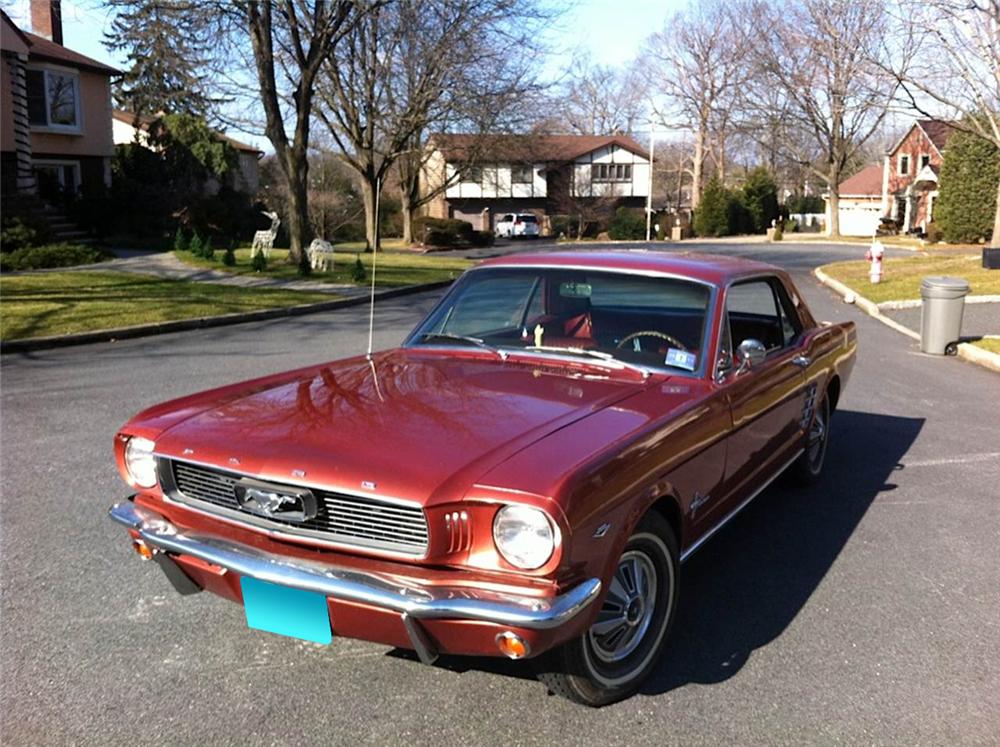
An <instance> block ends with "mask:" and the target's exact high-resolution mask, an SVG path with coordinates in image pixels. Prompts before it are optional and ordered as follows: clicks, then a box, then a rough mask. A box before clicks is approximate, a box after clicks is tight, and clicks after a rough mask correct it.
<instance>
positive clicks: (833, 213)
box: [826, 165, 840, 239]
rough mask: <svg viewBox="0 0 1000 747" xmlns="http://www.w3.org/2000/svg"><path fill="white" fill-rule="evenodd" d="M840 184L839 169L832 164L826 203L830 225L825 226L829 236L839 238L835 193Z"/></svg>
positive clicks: (838, 214) (838, 215)
mask: <svg viewBox="0 0 1000 747" xmlns="http://www.w3.org/2000/svg"><path fill="white" fill-rule="evenodd" d="M839 185H840V169H839V168H838V167H837V166H836V165H834V166H831V167H830V175H829V179H828V187H827V189H828V192H829V194H830V198H829V200H827V204H828V205H829V206H830V225H829V226H827V231H826V232H827V235H828V236H830V238H834V239H839V238H840V195H839V194H838V193H837V190H838V189H839Z"/></svg>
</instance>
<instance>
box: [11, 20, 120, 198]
mask: <svg viewBox="0 0 1000 747" xmlns="http://www.w3.org/2000/svg"><path fill="white" fill-rule="evenodd" d="M31 26H32V29H33V30H34V32H35V33H28V32H26V31H23V30H22V29H19V28H18V27H17V26H16V25H15V24H14V22H13V21H12V20H11V19H10V17H9V16H7V14H6V13H3V12H2V11H0V31H2V34H0V36H2V39H0V50H2V55H0V57H2V59H0V157H2V167H0V171H2V191H3V193H4V195H10V194H12V193H14V192H27V193H35V192H37V193H39V194H40V195H41V196H42V197H54V196H56V195H57V194H58V193H59V192H79V193H88V192H99V191H101V190H103V189H104V188H105V187H106V186H108V185H109V184H110V183H111V158H112V156H114V150H115V147H114V141H113V140H112V136H111V85H110V80H111V76H113V75H117V74H119V71H118V70H116V69H115V68H113V67H109V66H108V65H105V64H104V63H101V62H98V61H97V60H93V59H91V58H89V57H85V56H84V55H82V54H79V53H78V52H74V51H73V50H71V49H67V48H66V47H64V46H63V44H62V18H61V6H60V1H59V0H32V1H31Z"/></svg>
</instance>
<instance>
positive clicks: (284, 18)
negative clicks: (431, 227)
mask: <svg viewBox="0 0 1000 747" xmlns="http://www.w3.org/2000/svg"><path fill="white" fill-rule="evenodd" d="M366 5H367V4H366V3H365V2H363V0H330V1H329V2H328V1H327V0H235V1H234V0H216V1H215V2H214V3H205V5H204V6H203V10H204V12H206V13H214V14H216V16H217V18H218V20H219V22H220V27H219V28H220V31H222V32H223V34H224V37H222V38H226V39H227V40H228V42H229V47H228V48H230V49H231V48H239V49H245V41H246V40H247V38H249V42H250V48H251V50H252V60H251V62H252V65H253V69H254V77H255V78H256V82H257V87H258V88H259V101H260V105H261V106H262V108H263V110H264V114H265V118H266V127H265V134H266V135H267V138H268V140H270V141H271V145H272V146H273V147H274V153H275V157H276V158H277V161H278V164H279V166H280V169H281V174H282V175H283V177H284V179H285V181H286V182H287V194H288V214H287V215H286V216H283V218H284V221H285V225H286V226H287V228H288V234H289V238H290V242H291V252H290V254H291V257H290V258H291V260H292V261H294V262H297V263H299V264H300V265H301V264H302V262H303V256H304V248H305V246H306V245H307V244H308V242H309V237H310V224H309V196H308V191H309V160H308V158H307V155H308V152H309V127H310V124H311V120H312V113H313V95H314V90H315V80H316V76H317V75H318V73H319V70H320V66H321V65H322V63H323V60H324V59H325V57H326V56H327V55H328V54H329V53H330V50H331V48H334V47H335V46H336V44H337V42H338V40H339V39H340V37H341V36H342V35H343V34H344V33H345V32H346V31H347V30H348V29H350V28H351V27H352V26H353V24H354V23H355V22H356V20H357V18H358V17H359V16H360V15H363V12H364V10H365V8H366ZM222 56H223V57H225V55H222ZM234 57H239V55H235V56H234ZM286 127H290V131H289V129H287V128H286Z"/></svg>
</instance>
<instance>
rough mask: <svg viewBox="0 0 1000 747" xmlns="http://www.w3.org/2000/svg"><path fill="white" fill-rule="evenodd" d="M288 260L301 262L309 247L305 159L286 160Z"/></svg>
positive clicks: (296, 262) (306, 166)
mask: <svg viewBox="0 0 1000 747" xmlns="http://www.w3.org/2000/svg"><path fill="white" fill-rule="evenodd" d="M287 176H288V209H289V214H288V215H287V216H285V217H286V220H287V227H288V240H289V252H288V259H289V261H290V262H292V263H294V264H299V263H300V262H301V261H302V255H303V254H304V252H305V249H306V247H307V246H308V245H309V233H310V228H309V197H308V184H309V181H308V178H309V167H308V165H307V164H306V163H305V159H302V160H301V161H299V159H296V158H290V159H288V172H287Z"/></svg>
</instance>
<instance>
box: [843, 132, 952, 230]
mask: <svg viewBox="0 0 1000 747" xmlns="http://www.w3.org/2000/svg"><path fill="white" fill-rule="evenodd" d="M952 132H954V127H953V125H952V124H951V123H949V122H944V121H941V120H938V119H921V120H918V121H916V122H914V123H913V125H911V127H910V129H908V130H907V131H906V134H905V135H903V137H901V138H900V139H899V141H897V142H896V144H895V145H893V147H892V148H890V149H889V151H888V152H887V153H886V155H885V159H884V160H883V162H882V164H881V165H879V164H874V165H871V166H867V167H865V168H864V169H862V170H861V171H859V172H858V173H857V174H855V175H854V176H852V177H850V178H849V179H847V180H845V181H843V182H841V184H840V187H839V189H838V191H837V194H838V195H839V197H840V200H839V202H840V209H839V211H838V215H839V216H840V233H841V234H843V235H844V236H873V235H875V231H876V229H877V228H878V226H879V223H880V222H881V219H882V218H883V217H887V218H891V219H892V220H894V221H896V224H897V225H898V226H899V230H900V233H914V232H924V231H926V230H927V225H928V224H929V223H930V222H931V221H932V220H934V200H935V199H936V198H937V196H938V174H940V172H941V163H942V161H943V160H944V148H945V144H946V143H947V142H948V138H949V137H950V136H951V133H952ZM826 209H827V225H830V216H829V211H830V205H829V203H827V208H826Z"/></svg>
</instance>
